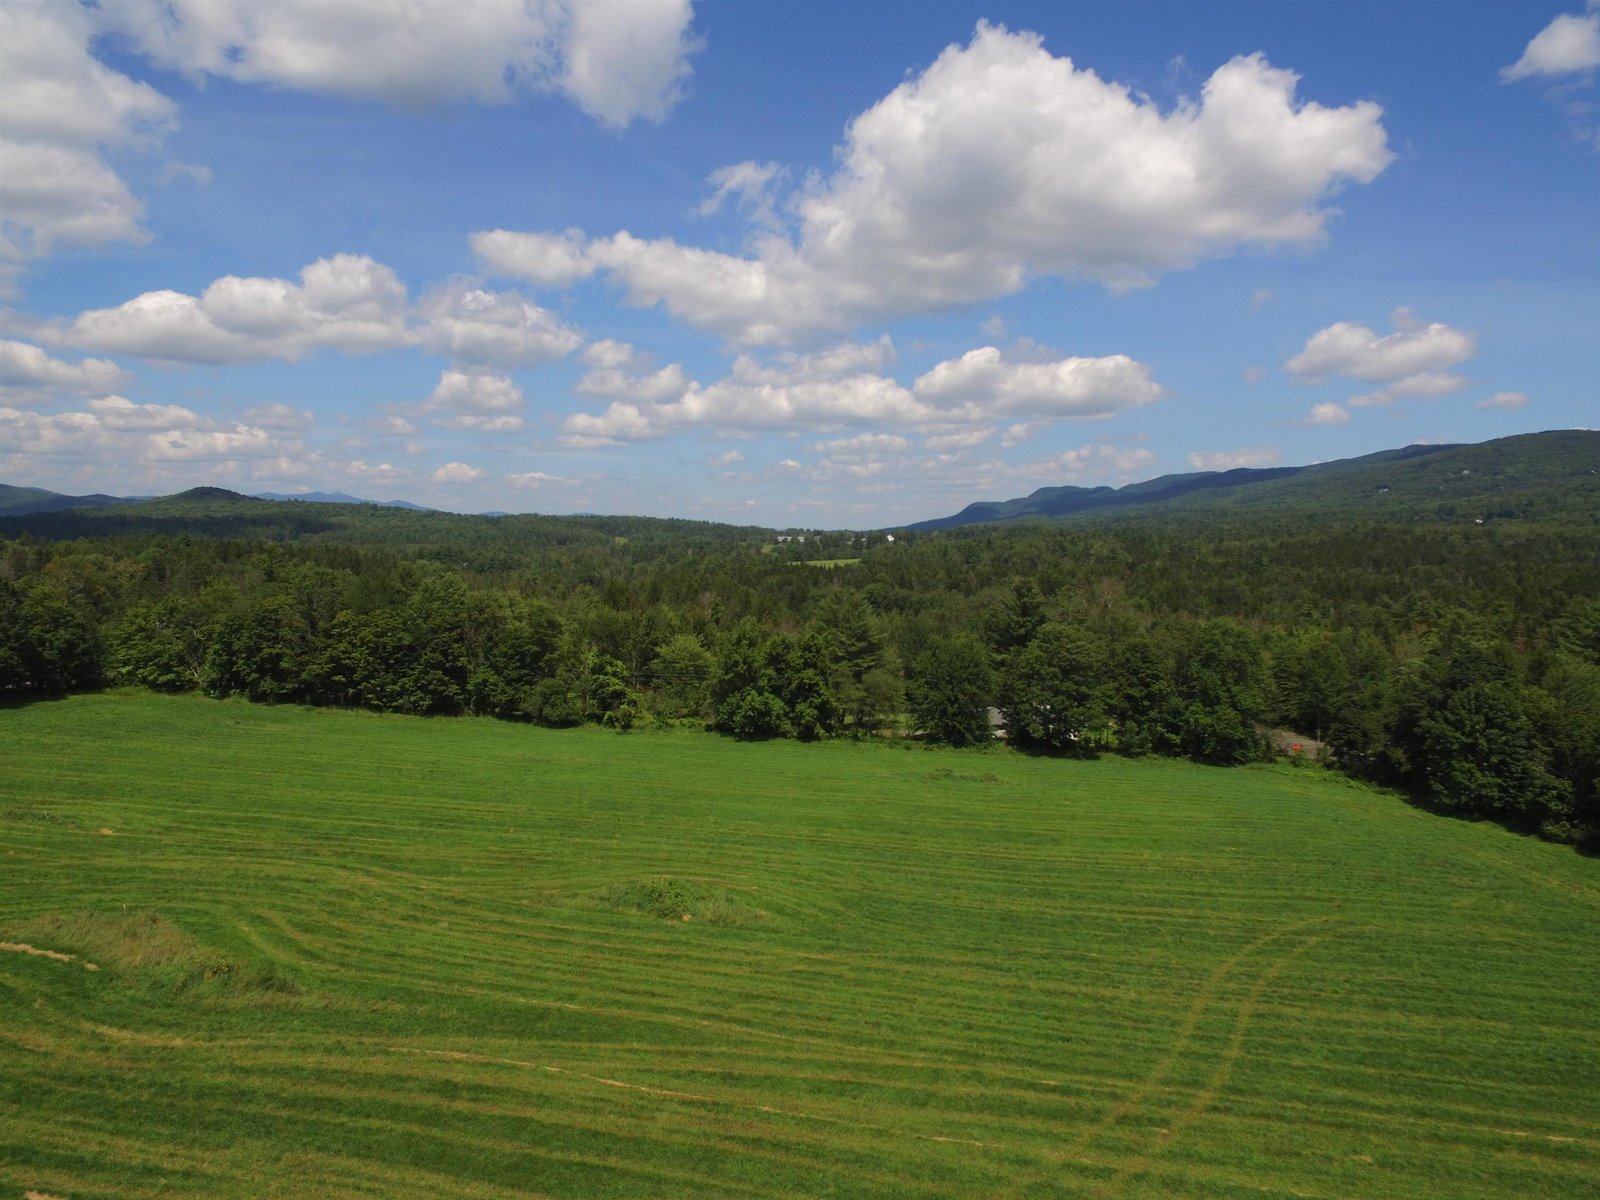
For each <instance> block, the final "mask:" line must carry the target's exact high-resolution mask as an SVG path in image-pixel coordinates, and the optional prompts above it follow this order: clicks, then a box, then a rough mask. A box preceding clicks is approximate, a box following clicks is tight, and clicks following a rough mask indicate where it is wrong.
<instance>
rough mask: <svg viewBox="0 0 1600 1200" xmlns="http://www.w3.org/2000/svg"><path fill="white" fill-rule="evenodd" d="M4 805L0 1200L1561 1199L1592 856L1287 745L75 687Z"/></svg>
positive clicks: (16, 731) (1597, 1048) (10, 718)
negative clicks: (1160, 756)
mask: <svg viewBox="0 0 1600 1200" xmlns="http://www.w3.org/2000/svg"><path fill="white" fill-rule="evenodd" d="M0 829H3V835H4V852H3V856H0V942H3V943H5V944H6V949H5V950H4V951H0V1196H6V1197H11V1196H20V1195H22V1194H24V1193H26V1192H29V1191H34V1192H39V1193H43V1194H45V1195H49V1196H60V1197H67V1198H70V1200H79V1198H85V1197H111V1196H117V1197H139V1196H230V1197H235V1196H237V1197H250V1196H262V1197H265V1196H278V1197H289V1196H296V1197H298V1196H334V1197H408V1196H419V1197H420V1196H427V1197H440V1196H470V1197H509V1196H530V1195H533V1196H560V1197H574V1198H585V1200H587V1198H594V1197H658V1196H685V1197H689V1196H693V1197H728V1198H733V1197H768V1196H796V1197H799V1196H805V1197H812V1196H835V1197H843V1196H850V1197H896V1196H945V1197H978V1196H984V1197H1018V1198H1021V1197H1040V1196H1083V1197H1322V1198H1328V1200H1344V1198H1349V1197H1384V1198H1388V1197H1411V1196H1428V1197H1440V1198H1448V1200H1472V1198H1488V1197H1494V1198H1503V1197H1552V1198H1554V1197H1559V1198H1561V1200H1573V1198H1576V1197H1585V1196H1595V1195H1597V1194H1600V1192H1597V1185H1596V1183H1595V1181H1596V1180H1597V1179H1600V862H1596V861H1594V860H1591V859H1584V858H1582V857H1580V856H1578V855H1576V854H1574V853H1573V852H1572V850H1571V849H1569V848H1563V847H1556V846H1551V845H1545V844H1542V843H1539V842H1536V841H1532V840H1529V839H1524V838H1518V837H1515V836H1513V835H1511V834H1508V833H1506V832H1504V831H1503V830H1500V829H1498V828H1494V827H1491V826H1485V825H1471V824H1466V823H1462V822H1456V821H1450V820H1445V819H1441V818H1438V817H1435V816H1431V815H1429V814H1426V813H1423V812H1420V811H1417V810H1415V809H1412V808H1410V807H1407V806H1406V805H1405V804H1403V803H1402V802H1400V801H1399V800H1397V799H1395V798H1393V797H1391V796H1386V795H1382V794H1378V793H1374V792H1370V791H1365V790H1361V789H1358V788H1356V787H1353V786H1350V785H1348V784H1345V783H1344V782H1342V781H1340V780H1338V779H1336V778H1333V777H1329V776H1325V775H1323V774H1321V773H1319V772H1317V771H1315V770H1309V769H1305V770H1299V769H1294V768H1289V767H1281V768H1259V769H1243V770H1234V771H1224V770H1209V769H1205V768H1199V767H1193V766H1189V765H1186V764H1181V763H1175V762H1137V763H1135V762H1126V761H1121V760H1106V761H1102V762H1094V763H1077V762H1065V761H1049V760H1041V759H1030V758H1026V757H1023V756H1020V755H1014V754H1010V753H1006V752H989V753H970V752H969V753H962V752H954V751H928V750H923V749H911V750H906V749H901V748H898V747H892V746H882V745H854V744H846V743H839V744H825V745H820V746H813V745H799V744H796V743H793V742H782V743H774V744H767V745H741V744H737V743H733V742H730V741H727V740H724V739H720V738H716V737H712V736H709V735H703V734H699V733H693V732H661V733H655V732H647V733H636V734H633V735H630V736H626V737H623V736H618V735H616V734H614V733H610V732H605V731H600V730H593V729H584V730H574V731H570V732H558V731H549V730H542V729H534V728H528V727H523V726H516V725H509V724H499V723H494V722H490V721H478V720H466V719H461V720H434V721H426V720H417V719H410V718H401V717H384V716H376V715H371V714H364V713H345V712H328V711H309V710H303V709H297V708H264V707H251V706H247V705H244V704H236V703H218V702H213V701H207V700H202V699H197V698H162V697H154V696H149V695H144V694H137V693H112V694H107V695H103V696H92V697H79V698H74V699H71V700H67V701H62V702H58V703H41V704H35V705H31V706H28V707H23V708H9V709H0ZM686 916H687V919H685V918H686ZM22 947H32V948H33V949H34V950H49V951H54V952H56V953H57V954H59V955H63V956H64V955H73V956H75V957H73V958H71V959H70V960H67V959H65V958H57V957H48V956H45V955H42V954H38V953H30V952H28V951H27V950H25V949H22ZM90 964H93V965H94V966H95V967H96V968H98V969H96V970H90V969H89V966H90Z"/></svg>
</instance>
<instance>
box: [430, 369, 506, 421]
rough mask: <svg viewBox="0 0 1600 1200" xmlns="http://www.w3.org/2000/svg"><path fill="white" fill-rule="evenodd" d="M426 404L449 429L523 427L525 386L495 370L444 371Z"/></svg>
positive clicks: (435, 416)
mask: <svg viewBox="0 0 1600 1200" xmlns="http://www.w3.org/2000/svg"><path fill="white" fill-rule="evenodd" d="M424 408H425V409H426V410H427V411H428V412H430V413H432V414H433V420H434V424H436V425H440V426H443V427H444V428H446V429H472V430H478V431H480V432H484V433H502V432H508V431H510V430H515V429H521V428H522V389H521V388H519V387H518V386H517V385H516V383H515V382H513V381H512V380H511V379H510V378H508V377H507V376H505V375H499V374H496V373H494V372H492V371H457V370H446V371H444V372H443V373H442V374H440V376H439V383H438V385H437V386H436V387H435V388H434V389H433V394H432V395H431V396H429V397H428V402H427V404H426V405H424Z"/></svg>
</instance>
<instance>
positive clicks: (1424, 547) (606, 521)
mask: <svg viewBox="0 0 1600 1200" xmlns="http://www.w3.org/2000/svg"><path fill="white" fill-rule="evenodd" d="M1590 436H1596V435H1590ZM1475 449H1478V450H1480V451H1482V450H1483V449H1484V448H1482V447H1479V448H1475ZM1457 477H1459V476H1457ZM1396 478H1399V477H1396ZM1434 482H1435V483H1437V482H1438V480H1434ZM1263 486H1265V485H1263ZM1417 486H1419V487H1420V486H1422V485H1420V484H1419V485H1417ZM1518 486H1519V490H1518V492H1517V494H1518V495H1520V496H1522V497H1524V501H1525V502H1526V503H1527V504H1528V505H1530V506H1531V507H1532V508H1533V509H1534V510H1536V511H1537V512H1538V513H1540V514H1543V515H1541V516H1540V517H1539V519H1537V520H1534V519H1527V518H1524V517H1519V516H1514V515H1513V516H1499V515H1491V516H1490V517H1489V518H1487V519H1484V518H1480V517H1474V518H1471V519H1462V518H1460V517H1449V518H1447V517H1443V516H1439V515H1435V516H1433V517H1428V518H1423V517H1419V516H1418V515H1417V514H1416V512H1415V511H1414V510H1411V509H1402V510H1401V511H1399V512H1396V513H1392V514H1385V513H1359V514H1355V515H1350V514H1347V513H1339V512H1338V511H1336V510H1334V509H1331V508H1328V507H1324V508H1322V509H1320V510H1313V509H1311V508H1309V507H1308V506H1306V505H1304V504H1296V505H1294V506H1290V507H1289V508H1285V509H1278V508H1274V507H1271V506H1267V507H1251V508H1248V509H1246V508H1242V507H1239V508H1224V509H1220V510H1216V511H1194V512H1185V511H1177V512H1166V513H1163V514H1160V515H1153V514H1148V513H1147V514H1144V515H1137V516H1129V515H1127V514H1123V515H1122V516H1121V517H1120V518H1118V519H1111V520H1098V521H1085V520H1077V521H1073V522H1032V523H1020V524H1018V523H1008V524H1005V525H999V526H997V525H977V526H971V527H967V528H962V529H954V530H947V531H938V532H925V533H909V534H903V535H901V536H900V537H898V538H897V539H893V540H891V539H889V538H887V537H886V536H884V535H882V534H850V533H833V534H821V535H817V534H812V535H809V536H808V537H807V539H806V540H805V541H804V542H801V541H800V540H798V539H797V538H792V539H789V540H786V541H782V542H780V541H778V540H777V538H776V537H775V535H773V534H772V533H770V532H769V531H763V530H758V529H753V528H739V527H732V526H719V525H711V524H705V523H700V522H690V521H660V520H651V519H646V518H624V517H616V518H600V517H594V518H581V517H531V516H529V517H505V518H487V517H461V516H453V515H450V514H443V513H426V512H412V511H406V510H401V509H390V508H378V507H374V506H366V505H364V506H354V505H351V506H343V505H321V504H319V505H291V504H280V503H273V502H270V501H263V500H250V499H247V498H244V497H240V496H237V495H235V494H233V493H226V492H219V491H216V490H215V489H200V490H198V491H196V492H193V493H186V494H184V495H182V496H177V497H168V498H165V499H163V500H159V501H147V502H142V503H138V504H129V505H120V506H117V507H115V508H106V509H99V510H78V511H71V512H59V513H41V514H35V515H33V516H29V517H12V518H4V519H0V690H3V691H4V692H6V693H9V694H11V695H12V696H16V697H24V696H30V695H49V694H60V693H65V692H70V691H78V690H84V689H92V688H96V687H100V686H103V685H105V684H108V683H113V684H114V683H126V684H136V685H143V686H147V687H151V688H156V689H161V690H168V691H189V690H198V691H202V692H205V693H208V694H211V695H215V696H228V695H239V696H244V697H248V698H250V699H252V700H258V701H264V702H280V703H306V704H320V705H339V706H351V707H365V708H372V709H380V710H386V711H398V712H409V713H421V714H441V715H443V714H452V713H463V712H472V713H480V714H488V715H493V716H497V717H502V718H505V719H508V720H519V721H533V722H538V723H541V724H546V725H570V724H576V723H579V722H600V723H605V724H608V725H611V726H614V727H616V728H618V729H621V730H626V729H629V728H631V727H633V726H634V725H635V724H636V723H638V722H639V721H643V720H666V721H675V720H681V721H692V722H705V723H709V724H710V725H712V726H714V727H715V728H717V729H719V730H722V731H724V732H726V733H728V734H730V735H732V736H735V737H741V738H777V737H794V738H800V739H816V738H826V737H837V736H857V737H865V736H882V735H890V734H899V735H908V734H914V735H917V736H922V737H926V738H931V739H935V740H940V741H945V742H950V743H955V744H958V745H961V744H987V743H989V742H990V741H992V740H993V737H994V731H993V729H992V726H991V716H990V709H991V708H996V709H998V710H999V712H1000V714H1001V721H1002V722H1003V726H1004V730H1005V735H1006V737H1007V738H1008V739H1009V741H1010V742H1011V743H1012V744H1013V745H1014V746H1017V747H1019V748H1022V749H1024V750H1029V751H1035V752H1039V753H1052V754H1066V755H1079V756H1087V755H1097V754H1102V753H1112V752H1115V753H1121V754H1161V755H1175V756H1184V757H1188V758H1191V759H1194V760H1196V761H1200V762H1208V763H1217V764H1232V763H1240V762H1245V761H1249V760H1252V759H1256V758H1260V757H1262V756H1264V755H1268V754H1270V753H1273V752H1274V749H1275V748H1276V750H1277V751H1279V752H1283V751H1285V750H1286V749H1287V748H1288V747H1292V746H1295V745H1298V746H1299V747H1300V749H1299V750H1298V751H1297V753H1299V754H1302V755H1304V756H1306V757H1315V756H1320V757H1323V758H1324V759H1326V760H1327V761H1328V762H1330V763H1331V764H1333V765H1334V766H1336V767H1338V768H1339V769H1341V770H1343V771H1346V772H1348V773H1350V774H1352V775H1356V776H1359V777H1362V778H1366V779H1371V780H1374V781H1377V782H1380V783H1384V784H1388V785H1393V786H1396V787H1400V788H1403V789H1405V790H1406V791H1408V792H1409V793H1411V794H1412V795H1414V796H1416V797H1418V798H1419V799H1421V800H1422V801H1424V802H1426V803H1428V804H1430V805H1433V806H1435V807H1438V808H1441V809H1444V810H1448V811H1451V812H1456V813H1460V814H1464V815H1471V816H1484V817H1490V818H1493V819H1495V820H1499V821H1502V822H1504V823H1507V824H1509V825H1512V826H1515V827H1518V828H1524V829H1529V830H1538V831H1541V832H1543V833H1544V834H1545V835H1546V836H1551V837H1557V838H1564V839H1580V838H1583V837H1585V836H1589V837H1594V836H1596V831H1597V829H1600V798H1597V780H1600V522H1597V521H1596V520H1595V519H1594V516H1593V513H1594V500H1595V496H1596V486H1597V485H1596V482H1595V481H1594V480H1593V478H1592V477H1589V476H1586V475H1575V474H1574V473H1573V472H1572V471H1570V470H1568V469H1567V468H1566V467H1565V466H1564V467H1563V468H1562V470H1561V472H1560V473H1559V474H1558V475H1557V476H1556V477H1555V478H1554V479H1553V481H1552V480H1551V479H1540V478H1538V477H1535V476H1532V475H1528V474H1526V473H1524V474H1523V476H1522V478H1521V482H1520V484H1519V485H1518ZM1584 489H1587V490H1584ZM1396 490H1400V489H1399V488H1398V487H1397V489H1396ZM1519 503H1520V502H1519ZM1586 505H1587V506H1588V515H1587V516H1585V515H1584V511H1585V506H1586ZM823 562H827V563H843V564H845V565H843V566H835V567H832V568H829V569H825V568H823V567H820V566H818V565H816V564H818V563H823ZM1273 731H1277V732H1276V733H1274V732H1273Z"/></svg>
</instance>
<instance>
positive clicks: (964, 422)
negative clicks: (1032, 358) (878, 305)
mask: <svg viewBox="0 0 1600 1200" xmlns="http://www.w3.org/2000/svg"><path fill="white" fill-rule="evenodd" d="M889 349H892V348H891V347H888V344H887V342H879V343H873V344H872V345H871V346H867V347H862V346H856V345H846V346H843V347H839V348H835V349H833V350H829V351H824V352H822V353H819V354H816V355H787V356H785V357H784V358H782V359H781V360H780V361H779V362H778V363H777V364H761V363H758V362H757V361H755V360H754V359H752V358H748V357H741V358H740V359H738V360H736V361H735V363H734V366H733V371H732V372H731V373H730V374H729V376H728V377H727V378H725V379H721V380H718V381H717V382H715V383H712V384H710V385H708V386H702V385H701V384H699V383H698V382H696V381H694V380H691V379H689V378H688V377H687V376H685V375H684V374H683V372H682V370H681V368H678V367H676V366H673V367H668V368H663V369H661V370H658V371H654V372H651V373H649V374H639V373H635V372H636V369H637V368H636V364H635V363H634V362H633V361H631V360H626V359H621V360H619V358H618V356H615V355H612V356H609V357H608V360H607V364H606V365H604V366H600V367H596V368H595V369H594V370H593V371H592V372H591V373H590V375H589V376H587V377H586V378H585V380H584V381H583V382H582V383H581V384H580V389H579V390H580V391H586V392H588V393H590V394H593V395H597V396H601V397H604V398H609V399H610V400H611V403H610V405H609V406H608V407H607V408H606V409H605V410H604V411H603V412H601V413H599V414H591V413H574V414H573V415H571V416H569V417H568V418H567V420H566V422H565V423H564V424H563V426H562V430H563V435H564V436H563V441H564V442H565V444H567V445H570V446H578V447H583V446H596V445H607V444H610V443H612V442H617V441H636V440H641V439H646V438H654V437H661V436H664V435H665V434H667V433H669V432H672V431H673V430H675V429H683V428H690V427H699V428H709V429H715V430H768V429H786V430H788V429H837V428H844V427H862V426H891V427H897V428H902V429H911V430H921V431H925V432H931V433H934V434H936V435H937V434H948V433H950V432H952V431H955V430H959V429H963V428H965V427H967V426H971V425H978V424H992V423H993V422H994V421H996V420H998V419H1000V418H1018V417H1022V418H1034V419H1036V420H1041V421H1049V420H1055V419H1059V418H1079V419H1095V418H1105V417H1111V416H1114V415H1116V414H1117V413H1119V412H1123V411H1125V410H1127V409H1130V408H1135V407H1137V406H1139V405H1143V404H1148V403H1150V402H1151V401H1153V400H1156V399H1158V398H1159V397H1160V396H1161V395H1162V394H1163V392H1162V388H1161V386H1160V385H1159V384H1157V383H1156V382H1155V381H1154V380H1153V379H1152V378H1151V377H1150V369H1149V368H1148V367H1147V366H1145V365H1144V364H1143V363H1140V362H1136V361H1134V360H1133V359H1131V358H1127V357H1125V356H1123V355H1111V356H1107V357H1104V358H1063V359H1058V360H1056V361H1053V362H1042V363H1036V362H1025V363H1017V362H1010V361H1008V360H1007V359H1006V358H1005V356H1004V355H1003V354H1002V353H1001V352H1000V351H999V350H996V349H995V348H994V347H991V346H986V347H982V348H980V349H977V350H972V351H969V352H968V353H967V354H965V355H963V356H962V357H961V358H959V359H951V360H948V361H946V362H942V363H939V364H938V365H937V366H935V367H934V368H933V369H932V370H930V371H928V372H927V373H925V374H923V375H922V376H920V377H919V378H918V379H916V380H915V381H914V382H913V383H912V384H911V386H910V387H907V386H905V385H903V384H901V383H900V382H898V381H897V380H895V379H892V378H890V377H888V376H885V375H882V374H879V373H878V372H877V371H876V370H871V369H865V367H864V364H865V363H868V362H873V363H876V362H881V361H882V359H883V357H884V355H885V354H886V353H887V351H888V350H889Z"/></svg>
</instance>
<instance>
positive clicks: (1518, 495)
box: [0, 429, 1600, 532]
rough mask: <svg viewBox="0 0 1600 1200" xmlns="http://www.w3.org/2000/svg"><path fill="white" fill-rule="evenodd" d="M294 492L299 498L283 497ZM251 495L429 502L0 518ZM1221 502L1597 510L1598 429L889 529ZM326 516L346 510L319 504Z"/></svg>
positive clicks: (1389, 512)
mask: <svg viewBox="0 0 1600 1200" xmlns="http://www.w3.org/2000/svg"><path fill="white" fill-rule="evenodd" d="M292 501H300V502H301V503H300V504H298V505H296V504H291V503H290V502H292ZM251 502H259V503H261V504H269V503H281V504H284V505H285V506H286V507H290V508H298V509H302V510H304V509H306V508H309V507H311V506H317V505H328V506H337V505H347V506H365V507H368V508H381V509H391V510H392V509H400V510H405V511H409V512H413V513H424V514H431V513H435V512H436V511H437V510H434V509H430V508H426V507H424V506H423V505H420V504H413V503H411V502H410V501H407V500H384V501H379V500H363V499H361V498H359V497H356V496H350V495H347V494H345V493H343V492H301V493H294V494H291V493H280V492H263V493H261V494H259V495H257V496H246V495H244V494H243V493H240V492H234V491H229V490H228V489H226V488H216V487H197V488H191V489H189V490H188V491H186V492H180V493H179V494H177V495H175V496H167V497H121V496H108V495H104V494H99V493H96V494H94V495H89V496H67V495H62V494H61V493H58V492H51V491H47V490H45V489H44V488H31V487H12V486H10V485H7V484H0V517H5V518H17V517H23V516H27V515H30V514H52V513H63V512H67V511H69V510H73V509H83V510H91V511H92V510H105V509H113V508H115V509H119V510H120V509H121V508H123V507H124V506H128V505H135V506H137V507H135V508H133V509H130V510H129V513H128V514H127V516H128V518H129V519H132V518H133V515H134V514H136V513H144V514H146V515H148V513H146V510H149V512H155V511H156V510H160V512H161V513H162V514H163V517H164V519H169V520H179V519H182V520H189V519H191V518H189V517H188V516H187V514H188V513H190V512H192V511H194V510H196V509H199V508H201V507H202V506H203V505H205V504H206V503H212V504H222V505H238V504H241V503H243V504H245V505H248V504H250V503H251ZM262 511H263V512H268V511H270V510H268V509H263V510H262ZM1223 512H1231V513H1237V514H1240V515H1243V514H1246V513H1260V514H1262V515H1267V514H1270V513H1276V514H1278V515H1285V516H1290V517H1295V518H1301V517H1303V518H1306V519H1314V518H1316V517H1319V516H1325V517H1333V516H1351V515H1357V516H1361V515H1365V516H1373V517H1383V518H1387V519H1394V518H1405V519H1413V518H1416V519H1420V518H1423V517H1429V518H1438V519H1443V520H1462V521H1473V520H1479V521H1482V520H1490V519H1496V520H1498V519H1507V518H1516V519H1544V518H1558V519H1564V520H1572V519H1578V520H1582V521H1600V431H1596V430H1583V429H1565V430H1550V431H1547V432H1544V433H1528V434H1518V435H1516V436H1513V437H1505V438H1497V439H1495V440H1493V441H1488V442H1479V443H1468V444H1461V443H1452V444H1448V445H1413V446H1404V447H1401V448H1399V449H1394V450H1380V451H1378V452H1377V453H1375V454H1367V455H1362V456H1361V457H1358V458H1345V459H1335V460H1333V461H1330V462H1324V463H1315V464H1312V465H1309V466H1299V467H1238V468H1235V469H1233V470H1230V471H1195V472H1190V473H1187V474H1174V475H1161V476H1157V477H1156V478H1154V479H1146V480H1143V481H1141V482H1139V483H1130V484H1128V485H1126V486H1124V487H1120V488H1113V487H1105V486H1102V487H1074V486H1071V485H1062V486H1057V487H1042V488H1039V489H1037V490H1036V491H1034V492H1031V493H1030V494H1028V495H1026V496H1020V497H1016V498H1014V499H1010V500H980V501H976V502H974V503H972V504H969V505H967V506H966V507H965V508H963V509H961V511H959V512H957V513H954V514H952V515H951V516H947V517H935V518H933V519H931V520H926V521H918V522H916V523H914V524H909V525H897V526H889V527H887V528H889V529H892V530H896V531H899V530H908V531H930V532H931V531H936V530H941V529H953V528H957V527H959V526H965V525H989V524H1004V523H1008V522H1014V521H1024V520H1041V519H1046V520H1048V519H1076V518H1081V519H1090V518H1097V517H1099V518H1113V517H1123V516H1132V515H1137V514H1141V513H1146V514H1151V515H1156V514H1167V513H1172V514H1180V513H1192V514H1199V513H1223ZM180 514H182V515H181V517H180ZM438 515H439V516H440V517H441V518H444V517H450V516H452V514H443V513H440V514H438ZM479 515H480V516H488V517H499V516H504V515H506V514H500V513H484V514H479ZM592 515H593V514H572V516H574V517H585V516H592ZM329 519H340V520H342V519H344V518H333V517H332V514H329ZM294 520H295V521H297V522H298V523H300V524H305V523H306V522H308V521H309V522H312V523H316V522H317V521H318V520H320V518H316V517H313V516H312V514H311V513H310V512H306V511H302V512H301V513H300V514H299V515H298V516H296V517H295V518H294ZM58 523H59V522H58Z"/></svg>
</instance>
